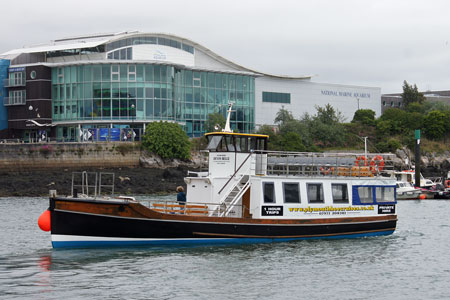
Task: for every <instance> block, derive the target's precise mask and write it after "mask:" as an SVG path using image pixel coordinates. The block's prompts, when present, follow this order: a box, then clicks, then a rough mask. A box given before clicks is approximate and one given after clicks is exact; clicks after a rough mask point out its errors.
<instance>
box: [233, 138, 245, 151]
mask: <svg viewBox="0 0 450 300" xmlns="http://www.w3.org/2000/svg"><path fill="white" fill-rule="evenodd" d="M238 139H239V144H240V145H241V152H248V137H239V138H238ZM236 145H237V143H236Z"/></svg>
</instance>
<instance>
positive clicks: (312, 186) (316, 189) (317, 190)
mask: <svg viewBox="0 0 450 300" xmlns="http://www.w3.org/2000/svg"><path fill="white" fill-rule="evenodd" d="M306 189H307V191H308V201H309V203H323V202H324V197H323V186H322V184H321V183H307V184H306Z"/></svg>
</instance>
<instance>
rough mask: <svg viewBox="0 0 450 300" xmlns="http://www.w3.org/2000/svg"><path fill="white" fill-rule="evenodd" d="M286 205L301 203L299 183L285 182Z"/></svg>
mask: <svg viewBox="0 0 450 300" xmlns="http://www.w3.org/2000/svg"><path fill="white" fill-rule="evenodd" d="M283 193H284V203H300V189H299V185H298V183H287V182H283Z"/></svg>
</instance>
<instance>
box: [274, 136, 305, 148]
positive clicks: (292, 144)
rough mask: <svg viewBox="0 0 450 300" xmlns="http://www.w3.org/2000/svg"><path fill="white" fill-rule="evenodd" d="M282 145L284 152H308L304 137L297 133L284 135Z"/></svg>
mask: <svg viewBox="0 0 450 300" xmlns="http://www.w3.org/2000/svg"><path fill="white" fill-rule="evenodd" d="M280 145H281V149H282V150H283V151H296V152H303V151H305V150H306V147H305V145H303V142H302V137H301V136H300V135H299V134H298V133H296V132H289V133H287V134H285V135H283V136H282V137H281V139H280Z"/></svg>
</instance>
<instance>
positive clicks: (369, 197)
mask: <svg viewBox="0 0 450 300" xmlns="http://www.w3.org/2000/svg"><path fill="white" fill-rule="evenodd" d="M358 196H359V202H360V203H366V204H367V203H368V204H370V203H373V191H372V187H371V186H359V187H358Z"/></svg>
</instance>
